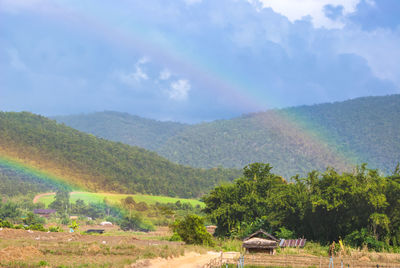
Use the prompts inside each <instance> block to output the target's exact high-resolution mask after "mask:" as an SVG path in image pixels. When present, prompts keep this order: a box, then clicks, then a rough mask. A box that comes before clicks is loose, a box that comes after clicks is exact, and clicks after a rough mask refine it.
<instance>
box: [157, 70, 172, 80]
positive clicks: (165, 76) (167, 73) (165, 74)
mask: <svg viewBox="0 0 400 268" xmlns="http://www.w3.org/2000/svg"><path fill="white" fill-rule="evenodd" d="M171 75H172V74H171V72H170V71H169V70H168V69H164V70H162V71H161V72H160V80H168V79H169V78H170V77H171Z"/></svg>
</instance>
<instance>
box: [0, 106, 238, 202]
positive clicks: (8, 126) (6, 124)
mask: <svg viewBox="0 0 400 268" xmlns="http://www.w3.org/2000/svg"><path fill="white" fill-rule="evenodd" d="M1 155H2V156H6V157H9V158H11V159H17V160H19V162H22V163H24V164H26V165H29V166H32V167H35V168H37V169H39V170H45V171H47V172H48V173H50V174H54V175H56V176H58V177H61V178H63V179H64V180H66V181H68V182H69V183H70V184H72V185H76V186H79V187H81V188H83V189H88V190H91V191H100V190H101V191H111V192H119V193H143V194H155V195H167V196H179V197H199V196H201V195H202V194H204V193H206V192H207V191H208V190H209V189H211V188H212V187H214V186H215V185H217V184H219V183H220V182H224V181H230V180H233V179H234V178H236V177H237V176H239V174H240V173H239V171H238V170H226V169H222V168H220V169H218V168H216V169H196V168H191V167H187V166H182V165H179V164H176V163H172V162H170V161H168V160H167V159H165V158H164V157H161V156H159V155H157V154H156V153H155V152H150V151H148V150H146V149H143V148H139V147H136V146H135V147H133V146H130V145H127V144H123V143H120V142H112V141H108V140H105V139H102V138H97V137H95V136H94V135H91V134H86V133H83V132H80V131H78V130H75V129H73V128H71V127H68V126H65V125H62V124H58V123H56V121H54V120H50V119H48V118H46V117H43V116H39V115H35V114H31V113H27V112H22V113H14V112H8V113H6V112H0V156H1Z"/></svg>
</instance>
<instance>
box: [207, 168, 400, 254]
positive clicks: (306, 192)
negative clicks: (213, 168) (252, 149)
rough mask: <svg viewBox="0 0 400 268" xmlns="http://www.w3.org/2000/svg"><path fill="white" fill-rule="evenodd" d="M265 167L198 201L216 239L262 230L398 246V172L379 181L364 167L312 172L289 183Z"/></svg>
mask: <svg viewBox="0 0 400 268" xmlns="http://www.w3.org/2000/svg"><path fill="white" fill-rule="evenodd" d="M271 169H272V167H271V166H270V165H269V164H265V163H254V164H250V165H247V166H246V167H245V168H244V169H243V176H242V177H241V178H239V179H237V180H236V181H235V182H234V183H230V184H225V185H221V186H218V187H216V188H215V189H214V190H212V191H211V192H210V193H209V194H208V195H206V196H204V197H203V201H204V202H205V204H206V208H205V212H206V213H207V214H208V217H209V218H210V219H211V221H212V222H214V223H215V224H216V225H217V229H216V234H217V235H219V236H238V237H244V236H246V235H248V234H250V233H252V232H253V231H255V230H257V229H259V228H263V229H265V230H267V231H269V232H271V233H273V234H282V233H286V234H290V236H292V237H286V238H294V237H305V238H307V239H309V240H314V241H319V242H321V243H323V244H328V243H330V242H332V241H335V240H336V241H337V240H339V239H344V240H345V241H346V242H347V243H349V244H351V245H353V246H357V247H361V246H362V245H367V246H368V247H369V248H373V249H376V250H382V249H384V248H389V247H394V248H399V246H400V167H399V165H397V167H396V169H395V170H394V172H393V174H392V175H390V176H383V175H382V174H381V173H380V172H379V171H378V170H375V169H369V168H367V165H366V164H363V165H361V166H359V167H357V168H356V169H355V170H354V171H353V172H344V173H338V172H337V171H335V169H333V168H328V169H327V170H326V171H325V172H323V173H319V172H316V171H312V172H310V173H308V175H307V176H305V177H300V176H295V177H293V178H292V181H291V182H288V181H286V180H285V179H283V178H282V177H281V176H279V175H276V174H273V173H272V172H271Z"/></svg>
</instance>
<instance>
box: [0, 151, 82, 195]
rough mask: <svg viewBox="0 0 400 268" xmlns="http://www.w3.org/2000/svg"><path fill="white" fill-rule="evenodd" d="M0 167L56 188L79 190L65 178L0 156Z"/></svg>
mask: <svg viewBox="0 0 400 268" xmlns="http://www.w3.org/2000/svg"><path fill="white" fill-rule="evenodd" d="M1 166H3V167H6V168H9V169H11V170H13V171H16V172H18V173H21V174H24V175H26V176H29V177H33V178H36V179H39V180H41V181H43V182H45V183H48V184H50V185H53V186H55V187H56V188H62V189H68V190H71V191H72V190H79V189H80V188H78V187H77V186H76V185H72V184H70V183H68V181H67V180H66V179H65V178H62V177H58V176H55V175H53V174H50V173H48V172H46V171H43V170H40V169H37V168H35V167H32V166H29V165H27V164H25V163H23V162H21V161H19V160H17V159H12V158H10V157H7V156H4V155H0V167H1Z"/></svg>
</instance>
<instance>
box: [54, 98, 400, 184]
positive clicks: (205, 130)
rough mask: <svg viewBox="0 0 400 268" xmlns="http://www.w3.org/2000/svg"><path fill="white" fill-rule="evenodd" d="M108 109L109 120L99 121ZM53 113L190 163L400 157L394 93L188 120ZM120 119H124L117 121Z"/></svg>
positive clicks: (284, 169) (331, 162) (382, 163)
mask: <svg viewBox="0 0 400 268" xmlns="http://www.w3.org/2000/svg"><path fill="white" fill-rule="evenodd" d="M111 115H112V118H113V123H111V122H110V120H108V121H107V120H104V118H105V117H110V116H111ZM118 118H121V119H118ZM56 119H57V120H59V121H60V122H65V123H66V124H68V125H70V126H72V127H74V128H77V129H80V130H82V131H86V132H89V133H92V134H94V135H96V136H99V137H114V138H115V140H118V141H121V142H124V143H127V144H131V145H137V144H140V145H142V146H143V147H145V148H147V149H150V150H154V151H156V152H157V153H159V154H160V155H162V156H164V157H166V158H168V159H169V160H171V161H174V162H177V163H181V164H184V165H190V166H194V167H205V168H210V167H215V166H223V167H236V168H240V167H243V166H244V165H246V164H248V163H252V162H268V163H271V165H272V166H273V167H274V172H276V173H278V174H282V175H284V176H285V177H290V176H293V175H295V174H297V173H299V174H305V173H306V172H308V171H310V170H312V169H318V170H324V169H325V168H326V167H327V166H335V167H337V168H338V169H339V170H345V169H349V168H351V167H352V166H353V165H354V164H359V163H362V162H367V163H369V165H370V167H375V168H379V169H381V170H383V171H389V170H392V169H393V168H394V166H395V164H396V163H397V161H399V160H400V140H399V138H398V137H400V95H392V96H384V97H366V98H358V99H354V100H349V101H344V102H336V103H326V104H319V105H311V106H301V107H293V108H287V109H281V110H269V111H267V112H262V113H256V114H250V115H246V116H242V117H238V118H234V119H230V120H218V121H214V122H210V123H201V124H195V125H179V124H175V123H164V122H158V121H154V120H149V119H142V118H139V117H136V116H129V115H126V114H119V113H109V112H107V113H96V114H89V115H79V116H67V117H57V118H56ZM122 120H123V121H124V124H120V123H118V122H120V121H122ZM128 122H131V123H128ZM93 125H95V126H96V127H92V126H93ZM127 125H130V127H128V126H127ZM156 125H158V126H159V127H155V126H156ZM150 126H151V127H150ZM151 128H153V129H156V130H157V131H159V130H160V129H164V130H165V132H164V134H163V136H162V139H159V140H156V141H155V142H154V144H152V145H151V146H150V145H146V144H150V143H152V140H155V139H154V135H156V136H157V133H159V132H155V131H153V130H151ZM101 129H107V131H102V130H101ZM128 129H129V130H128ZM135 139H137V140H140V143H139V141H135ZM143 139H144V140H143ZM155 144H157V145H155Z"/></svg>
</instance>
